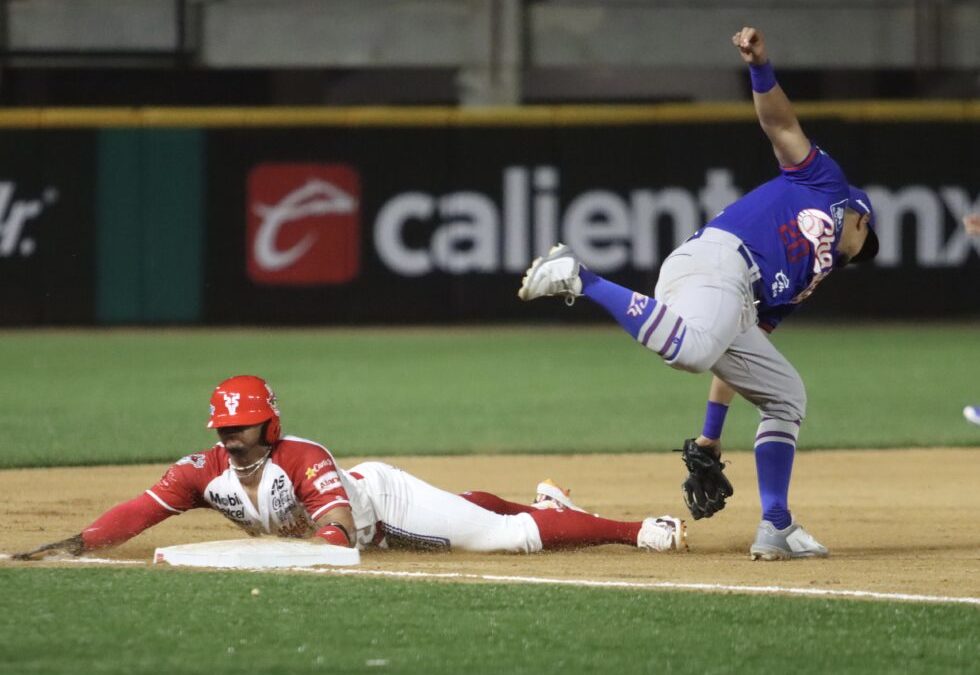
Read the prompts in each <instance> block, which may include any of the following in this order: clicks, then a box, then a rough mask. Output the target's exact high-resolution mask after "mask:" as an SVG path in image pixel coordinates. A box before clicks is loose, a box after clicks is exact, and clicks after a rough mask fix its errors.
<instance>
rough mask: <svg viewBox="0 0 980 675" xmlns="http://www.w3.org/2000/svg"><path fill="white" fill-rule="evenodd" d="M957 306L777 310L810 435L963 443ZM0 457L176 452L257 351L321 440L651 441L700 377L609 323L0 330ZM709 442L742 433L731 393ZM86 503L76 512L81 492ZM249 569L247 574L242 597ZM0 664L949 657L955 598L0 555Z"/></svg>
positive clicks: (554, 663)
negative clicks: (129, 565) (65, 565)
mask: <svg viewBox="0 0 980 675" xmlns="http://www.w3.org/2000/svg"><path fill="white" fill-rule="evenodd" d="M977 334H978V332H977V326H971V325H959V326H941V325H939V326H924V327H856V328H855V327H847V328H833V327H831V328H819V329H817V328H810V327H806V326H792V327H787V328H786V329H784V330H780V331H779V333H777V335H776V336H775V341H776V343H777V345H778V346H779V347H780V349H781V350H782V351H783V352H784V353H785V354H786V355H787V356H788V357H789V358H790V360H791V361H793V363H794V364H795V365H796V366H797V368H798V370H799V371H800V372H801V374H802V375H803V377H804V380H805V381H806V382H807V385H808V391H809V398H810V411H809V418H808V420H807V423H806V424H805V426H804V431H803V434H802V437H801V445H802V448H803V449H806V448H856V447H902V446H936V445H959V446H976V445H978V444H980V430H978V429H977V428H976V427H971V426H970V425H968V424H967V423H966V422H964V421H963V419H962V417H961V414H960V411H961V409H962V407H963V405H965V404H966V403H970V402H980V359H978V358H977V347H978V343H977V339H976V338H977ZM0 368H2V371H3V377H2V378H0V401H2V403H3V404H2V406H0V424H2V426H3V429H4V444H3V452H2V453H0V467H4V468H9V467H25V466H57V465H81V464H104V463H134V462H148V461H172V460H173V459H175V458H177V457H180V456H182V455H184V454H187V453H189V452H192V451H194V450H198V449H203V448H206V447H209V446H210V445H211V444H212V443H213V442H214V440H215V438H214V435H213V432H210V431H208V430H207V429H205V428H204V425H205V422H206V419H207V411H208V397H209V395H210V392H211V389H212V388H213V387H214V385H215V384H216V383H217V382H218V381H219V380H221V379H223V378H224V377H226V376H229V375H232V374H239V373H246V372H248V373H256V374H261V375H263V376H265V377H266V378H267V379H268V380H269V381H270V382H271V383H272V385H273V386H274V387H275V388H276V390H277V393H278V394H279V398H280V402H281V405H282V409H283V416H284V423H285V427H286V429H287V431H289V432H291V433H295V434H297V435H300V436H305V437H309V438H313V439H316V440H319V441H322V442H325V443H326V444H328V445H329V446H330V447H331V448H332V449H333V450H334V451H335V453H337V454H338V456H340V457H341V461H343V460H342V458H343V457H344V456H345V455H358V456H364V455H371V454H377V455H396V454H418V453H426V454H452V453H519V452H555V453H571V452H628V451H649V450H665V449H669V448H671V447H674V446H676V444H677V443H678V442H679V441H680V440H681V439H683V438H684V437H686V436H690V435H692V434H693V433H695V432H696V431H697V430H698V429H699V428H700V424H701V415H702V411H703V406H704V396H705V393H706V389H707V386H708V376H700V377H692V376H690V375H687V374H684V373H678V372H675V371H673V370H671V369H669V368H666V367H664V366H663V365H662V364H661V363H660V362H659V361H658V360H657V359H656V358H655V357H653V356H652V355H650V354H649V353H647V352H645V351H644V350H643V349H641V348H639V347H637V346H636V345H635V344H631V342H630V340H628V339H627V338H626V337H624V336H623V335H622V334H621V333H620V332H619V331H618V330H617V329H616V328H569V329H564V330H563V329H557V328H500V329H475V328H474V329H465V330H456V329H452V330H450V329H418V330H380V329H379V330H281V331H260V330H230V329H229V330H216V331H203V330H186V331H185V330H172V331H152V330H147V331H142V330H105V331H99V330H93V331H7V332H3V333H0ZM729 419H730V421H729V423H728V425H727V429H726V437H725V442H726V445H727V446H728V447H729V448H749V447H751V441H752V438H753V436H754V433H753V432H754V428H755V425H756V414H755V412H754V411H753V410H752V409H751V407H750V406H748V405H747V404H745V403H744V402H741V403H737V404H736V405H735V406H734V407H733V411H732V413H731V415H730V416H729ZM93 515H94V514H93ZM253 587H258V588H260V589H261V591H262V593H261V595H259V596H258V597H253V596H251V595H250V593H249V591H250V590H251V589H252V588H253ZM0 588H2V594H0V607H2V608H3V610H2V611H0V673H11V674H18V675H20V674H29V673H207V674H208V675H219V674H220V673H225V672H227V673H242V672H248V673H264V672H270V673H271V672H276V673H303V672H342V673H357V672H375V673H376V672H398V673H404V672H416V673H471V672H506V673H550V672H560V673H566V674H567V673H578V672H597V673H620V672H622V673H626V672H690V673H727V672H761V671H775V670H777V669H779V670H791V671H792V672H794V673H809V672H853V673H866V672H914V673H918V672H923V673H925V672H949V673H958V672H969V671H972V670H975V669H976V664H977V663H978V661H980V652H978V643H977V640H976V635H977V634H978V631H980V613H978V611H977V609H976V608H975V607H966V606H953V605H922V604H901V603H884V602H853V601H846V600H811V599H799V598H787V597H755V596H751V597H750V596H739V595H708V594H702V593H670V592H654V591H642V592H634V591H626V590H614V589H588V588H567V587H555V586H501V585H490V584H480V585H461V584H443V583H432V582H422V581H415V582H402V581H389V580H377V579H352V578H336V577H306V576H297V575H282V574H261V575H256V574H251V573H234V572H230V573H218V572H214V573H194V572H186V571H182V570H168V569H149V570H143V569H141V570H134V569H98V568H79V569H49V568H41V567H39V568H24V567H20V568H10V567H8V568H0Z"/></svg>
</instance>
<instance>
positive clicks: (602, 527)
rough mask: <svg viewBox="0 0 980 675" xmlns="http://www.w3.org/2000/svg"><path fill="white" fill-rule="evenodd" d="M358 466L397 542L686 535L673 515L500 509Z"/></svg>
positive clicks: (529, 548)
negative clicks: (624, 517) (615, 517)
mask: <svg viewBox="0 0 980 675" xmlns="http://www.w3.org/2000/svg"><path fill="white" fill-rule="evenodd" d="M352 471H356V472H357V473H359V474H361V475H363V476H364V481H365V485H366V487H367V490H368V494H369V495H370V498H371V500H372V502H373V503H374V508H375V511H376V513H377V514H378V517H379V518H380V519H381V521H382V522H383V523H384V530H385V533H386V535H385V536H386V539H387V540H388V543H389V545H391V546H405V547H411V548H429V549H437V548H446V549H448V548H452V549H457V550H464V551H477V552H491V551H510V552H523V553H533V552H536V551H540V550H542V548H564V547H569V546H588V545H594V544H598V543H624V544H630V545H634V546H636V545H638V544H647V545H646V546H645V547H646V548H653V547H654V546H662V547H665V548H658V549H656V550H666V548H669V547H670V546H671V545H674V546H675V547H676V545H677V542H680V541H682V540H683V535H684V532H683V524H682V523H681V522H680V521H677V520H676V519H670V518H669V517H664V518H663V519H660V520H662V522H651V523H649V524H646V521H644V522H643V523H620V522H618V521H610V520H606V519H603V518H597V517H595V516H592V515H589V514H586V513H580V512H577V511H571V510H568V509H543V510H537V509H531V511H533V513H528V512H523V513H518V514H516V515H499V514H497V513H494V512H492V511H489V510H487V509H485V508H483V507H481V506H478V505H477V504H474V503H472V502H470V501H467V500H466V499H464V498H463V497H461V496H459V495H455V494H452V493H450V492H447V491H445V490H441V489H439V488H437V487H435V486H433V485H430V484H428V483H426V482H425V481H423V480H420V479H418V478H416V477H415V476H412V475H411V474H409V473H406V472H404V471H401V470H399V469H396V468H394V467H391V466H388V465H386V464H382V463H380V462H366V463H364V464H360V465H358V466H357V467H354V469H352ZM501 501H503V500H501ZM647 520H650V521H655V520H657V519H647ZM644 527H646V531H645V532H644V537H640V533H641V530H643V529H644ZM675 531H676V534H674V533H675Z"/></svg>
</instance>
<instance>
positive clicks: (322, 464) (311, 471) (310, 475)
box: [306, 459, 330, 478]
mask: <svg viewBox="0 0 980 675" xmlns="http://www.w3.org/2000/svg"><path fill="white" fill-rule="evenodd" d="M328 464H330V460H329V459H325V460H323V461H322V462H319V463H318V464H314V465H313V466H311V467H309V468H308V469H307V470H306V477H307V478H313V476H315V475H317V474H318V473H320V470H321V469H325V468H326V467H327V465H328Z"/></svg>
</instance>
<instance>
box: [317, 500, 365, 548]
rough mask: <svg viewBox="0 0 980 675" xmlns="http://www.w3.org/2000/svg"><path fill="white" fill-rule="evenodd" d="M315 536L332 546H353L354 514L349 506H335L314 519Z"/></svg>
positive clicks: (354, 539)
mask: <svg viewBox="0 0 980 675" xmlns="http://www.w3.org/2000/svg"><path fill="white" fill-rule="evenodd" d="M316 528H317V529H316V536H318V537H320V538H321V539H323V540H324V541H325V542H327V543H328V544H333V545H334V546H349V547H351V546H354V545H355V544H357V537H356V536H355V532H356V526H355V525H354V514H353V513H351V510H350V507H349V506H337V507H334V508H332V509H330V510H329V511H327V512H325V513H323V514H322V515H321V516H320V517H318V518H317V519H316Z"/></svg>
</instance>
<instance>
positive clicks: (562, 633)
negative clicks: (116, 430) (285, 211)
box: [0, 569, 980, 675]
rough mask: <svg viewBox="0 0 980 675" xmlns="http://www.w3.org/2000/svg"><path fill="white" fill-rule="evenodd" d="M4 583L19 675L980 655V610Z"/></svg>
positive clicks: (662, 595)
mask: <svg viewBox="0 0 980 675" xmlns="http://www.w3.org/2000/svg"><path fill="white" fill-rule="evenodd" d="M0 586H2V587H3V588H4V589H5V591H4V598H3V602H4V612H3V613H2V614H0V654H3V658H2V659H0V673H10V674H12V675H13V674H17V675H26V674H32V673H82V672H84V673H106V674H109V673H120V674H126V673H151V674H153V675H156V674H157V673H207V674H208V675H219V674H220V673H316V672H321V673H325V672H332V673H365V672H373V673H379V672H383V673H569V672H594V673H636V672H647V673H659V672H679V673H726V672H761V671H763V670H771V669H772V668H774V667H776V665H777V664H781V666H780V667H781V668H784V669H788V668H791V669H792V672H794V673H823V672H835V673H869V672H905V673H928V672H935V673H939V672H950V673H952V672H968V671H970V670H972V669H974V668H975V667H976V664H977V662H978V659H980V646H978V643H977V641H976V639H975V638H976V628H977V610H976V609H974V608H969V607H940V606H928V605H911V604H897V603H870V602H854V601H843V600H837V601H830V600H810V599H785V598H784V599H781V600H778V601H774V600H773V599H771V598H762V597H746V596H724V595H702V594H695V593H668V592H640V593H637V592H632V591H626V590H606V589H571V588H555V587H527V586H506V585H490V584H480V585H471V584H466V585H458V584H444V583H436V582H404V581H374V580H361V579H349V578H335V577H326V578H323V577H321V578H309V577H305V576H297V575H282V574H278V575H277V574H251V573H239V574H221V573H193V572H181V571H174V570H149V571H147V570H107V569H72V570H63V569H59V570H54V569H47V570H36V571H34V570H32V571H23V570H9V569H8V570H0ZM252 588H258V589H260V591H261V594H260V595H258V596H252V595H251V589H252ZM447 619H448V620H447ZM829 645H832V648H831V647H829Z"/></svg>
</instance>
